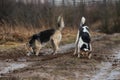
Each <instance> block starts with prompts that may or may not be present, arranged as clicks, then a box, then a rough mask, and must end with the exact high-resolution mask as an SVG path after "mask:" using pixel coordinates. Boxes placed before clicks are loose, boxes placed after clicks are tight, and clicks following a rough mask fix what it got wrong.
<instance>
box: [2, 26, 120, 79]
mask: <svg viewBox="0 0 120 80" xmlns="http://www.w3.org/2000/svg"><path fill="white" fill-rule="evenodd" d="M71 30H72V29H69V28H66V29H64V30H63V32H62V34H63V39H62V42H61V44H60V49H61V50H60V51H59V52H58V54H56V55H52V54H51V51H52V50H51V49H50V47H49V46H48V47H45V48H43V49H42V50H41V54H40V55H39V56H29V57H28V56H27V55H26V51H25V48H24V45H25V43H26V41H27V40H25V41H23V42H17V41H16V42H14V41H9V42H5V41H2V42H1V45H0V80H120V77H119V75H120V49H119V48H120V34H119V33H115V34H111V35H107V34H103V33H97V32H92V31H91V35H92V46H93V51H92V54H93V55H92V59H87V58H86V57H81V58H77V56H73V52H74V42H75V39H76V34H77V30H76V29H74V30H72V31H71ZM36 32H37V31H36ZM31 34H32V33H31Z"/></svg>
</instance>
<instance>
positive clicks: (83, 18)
mask: <svg viewBox="0 0 120 80" xmlns="http://www.w3.org/2000/svg"><path fill="white" fill-rule="evenodd" d="M85 20H86V19H85V17H82V18H81V22H80V26H83V25H84V24H85Z"/></svg>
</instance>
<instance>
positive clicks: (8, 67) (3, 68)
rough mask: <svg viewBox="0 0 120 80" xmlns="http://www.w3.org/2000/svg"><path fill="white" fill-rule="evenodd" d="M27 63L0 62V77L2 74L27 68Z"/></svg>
mask: <svg viewBox="0 0 120 80" xmlns="http://www.w3.org/2000/svg"><path fill="white" fill-rule="evenodd" d="M27 66H28V63H18V62H13V63H8V62H0V77H1V76H2V75H3V74H6V73H10V72H12V71H14V70H17V69H20V68H24V67H27Z"/></svg>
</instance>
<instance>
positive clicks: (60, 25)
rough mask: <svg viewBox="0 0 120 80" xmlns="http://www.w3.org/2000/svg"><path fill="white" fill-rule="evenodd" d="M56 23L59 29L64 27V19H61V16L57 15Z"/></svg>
mask: <svg viewBox="0 0 120 80" xmlns="http://www.w3.org/2000/svg"><path fill="white" fill-rule="evenodd" d="M57 25H58V28H59V29H60V30H62V29H63V28H64V26H65V25H64V20H63V17H62V16H59V17H58V20H57Z"/></svg>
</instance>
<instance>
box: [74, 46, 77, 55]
mask: <svg viewBox="0 0 120 80" xmlns="http://www.w3.org/2000/svg"><path fill="white" fill-rule="evenodd" d="M77 51H78V47H77V46H76V47H75V51H74V53H73V55H76V54H77Z"/></svg>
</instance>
